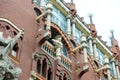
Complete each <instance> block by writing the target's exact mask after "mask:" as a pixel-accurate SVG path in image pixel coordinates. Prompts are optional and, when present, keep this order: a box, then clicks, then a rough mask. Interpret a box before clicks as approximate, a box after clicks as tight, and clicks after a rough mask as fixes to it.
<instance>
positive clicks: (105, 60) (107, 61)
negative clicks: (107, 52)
mask: <svg viewBox="0 0 120 80" xmlns="http://www.w3.org/2000/svg"><path fill="white" fill-rule="evenodd" d="M104 64H109V60H108V57H107V56H105V57H104Z"/></svg>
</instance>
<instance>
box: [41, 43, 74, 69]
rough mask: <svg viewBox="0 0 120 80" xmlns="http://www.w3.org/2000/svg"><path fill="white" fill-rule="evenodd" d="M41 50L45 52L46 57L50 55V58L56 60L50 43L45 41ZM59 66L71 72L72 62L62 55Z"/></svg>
mask: <svg viewBox="0 0 120 80" xmlns="http://www.w3.org/2000/svg"><path fill="white" fill-rule="evenodd" d="M41 49H42V50H43V51H45V52H46V53H47V54H48V55H50V56H51V57H52V58H56V54H55V49H54V46H53V45H52V44H51V43H50V42H48V41H46V42H45V43H44V44H42V46H41ZM61 64H62V65H63V67H65V68H66V69H67V70H69V71H71V65H72V62H71V60H70V59H69V58H68V57H66V56H64V55H63V54H62V55H61Z"/></svg>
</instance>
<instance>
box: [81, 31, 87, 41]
mask: <svg viewBox="0 0 120 80" xmlns="http://www.w3.org/2000/svg"><path fill="white" fill-rule="evenodd" d="M80 38H81V43H83V42H85V43H86V36H85V34H84V33H83V34H82V35H81V37H80Z"/></svg>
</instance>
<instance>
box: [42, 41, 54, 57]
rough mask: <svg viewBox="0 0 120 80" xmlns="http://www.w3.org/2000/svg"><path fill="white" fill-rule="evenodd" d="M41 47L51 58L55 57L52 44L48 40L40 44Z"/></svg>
mask: <svg viewBox="0 0 120 80" xmlns="http://www.w3.org/2000/svg"><path fill="white" fill-rule="evenodd" d="M41 49H42V50H43V51H45V52H46V53H47V54H48V55H50V56H51V57H52V58H55V57H56V54H55V51H54V46H53V45H52V44H50V43H49V42H48V41H46V42H45V43H44V44H42V46H41Z"/></svg>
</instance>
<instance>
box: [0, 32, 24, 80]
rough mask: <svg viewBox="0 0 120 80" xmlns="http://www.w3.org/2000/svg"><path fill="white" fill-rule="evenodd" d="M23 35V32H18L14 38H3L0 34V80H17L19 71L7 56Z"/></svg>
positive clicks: (0, 33)
mask: <svg viewBox="0 0 120 80" xmlns="http://www.w3.org/2000/svg"><path fill="white" fill-rule="evenodd" d="M23 33H24V31H23V30H20V32H19V33H18V34H17V35H16V36H15V37H14V38H11V37H9V36H8V38H4V36H3V33H2V32H0V80H18V75H19V74H20V73H21V69H20V68H18V67H17V68H15V66H14V64H13V63H12V61H11V60H10V59H9V57H8V54H9V53H10V50H11V49H13V46H14V45H15V44H16V43H17V41H18V39H19V38H20V37H21V35H22V34H23Z"/></svg>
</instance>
